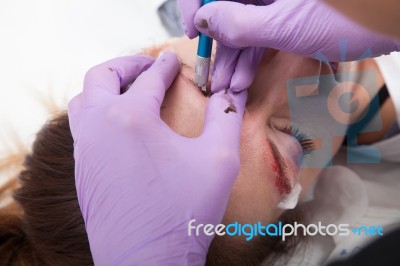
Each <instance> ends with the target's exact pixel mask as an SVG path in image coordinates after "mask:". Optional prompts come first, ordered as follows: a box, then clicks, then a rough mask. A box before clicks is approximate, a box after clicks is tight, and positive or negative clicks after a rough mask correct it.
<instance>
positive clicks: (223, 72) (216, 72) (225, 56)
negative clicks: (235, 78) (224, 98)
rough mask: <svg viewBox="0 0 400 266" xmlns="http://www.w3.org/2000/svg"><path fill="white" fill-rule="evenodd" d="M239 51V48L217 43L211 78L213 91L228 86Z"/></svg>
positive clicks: (215, 91)
mask: <svg viewBox="0 0 400 266" xmlns="http://www.w3.org/2000/svg"><path fill="white" fill-rule="evenodd" d="M240 52H241V51H240V50H239V49H234V48H229V47H227V46H225V45H223V44H221V43H218V45H217V50H216V53H215V61H214V69H213V74H212V80H211V91H212V92H213V93H217V92H220V91H221V90H225V89H226V88H229V86H230V83H231V78H232V75H233V73H234V72H235V68H236V64H237V60H238V57H239V55H240Z"/></svg>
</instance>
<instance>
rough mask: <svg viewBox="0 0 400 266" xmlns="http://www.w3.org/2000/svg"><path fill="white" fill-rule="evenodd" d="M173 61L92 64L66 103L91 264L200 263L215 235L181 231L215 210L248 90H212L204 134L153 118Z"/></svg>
mask: <svg viewBox="0 0 400 266" xmlns="http://www.w3.org/2000/svg"><path fill="white" fill-rule="evenodd" d="M179 69H180V63H179V61H178V59H177V57H176V55H175V54H174V53H172V52H166V53H164V54H163V55H162V56H161V57H160V58H159V59H157V60H156V61H155V62H154V64H153V60H152V59H150V58H148V57H145V56H129V57H121V58H117V59H114V60H111V61H108V62H106V63H103V64H101V65H98V66H96V67H94V68H92V69H91V70H89V71H88V73H87V74H86V76H85V81H84V88H83V92H82V93H80V94H79V95H78V96H76V97H75V98H74V99H73V100H72V101H71V102H70V104H69V106H68V115H69V121H70V127H71V132H72V136H73V138H74V158H75V182H76V189H77V195H78V200H79V205H80V208H81V211H82V215H83V218H84V220H85V225H86V230H87V234H88V238H89V243H90V249H91V252H92V255H93V259H94V262H95V264H96V265H189V264H190V265H204V262H205V257H206V254H207V251H208V247H209V245H210V242H211V240H212V237H207V236H205V235H201V236H199V237H194V236H188V222H189V221H190V220H191V219H196V223H195V224H197V223H204V224H205V223H212V224H218V223H220V222H221V220H222V217H223V214H224V212H225V208H226V205H227V201H228V198H229V194H230V191H231V188H232V185H233V182H234V180H235V178H236V176H237V174H238V171H239V140H240V130H241V124H242V116H243V112H244V105H245V102H246V98H247V94H246V92H243V93H240V94H232V93H231V92H228V93H225V92H221V93H218V94H214V95H213V96H212V97H211V98H210V100H209V104H208V106H207V109H206V117H205V126H204V130H203V133H202V135H201V136H200V137H198V138H186V137H183V136H180V135H177V134H176V133H174V132H173V131H172V130H171V129H170V128H169V127H168V126H167V125H166V124H165V123H164V122H163V121H162V120H161V119H160V105H161V103H162V102H163V99H164V94H165V91H166V90H167V89H168V88H169V87H170V86H171V84H172V82H173V80H174V79H175V77H176V75H177V74H178V72H179ZM143 71H144V72H143ZM141 72H143V73H141ZM135 78H136V80H135ZM133 80H135V81H134V82H133V84H132V85H131V86H130V88H129V90H128V91H127V92H125V93H124V94H121V95H120V89H121V87H125V86H127V84H129V83H131V82H132V81H133ZM227 108H228V110H227ZM230 110H235V111H230Z"/></svg>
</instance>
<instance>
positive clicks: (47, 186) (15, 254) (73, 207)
mask: <svg viewBox="0 0 400 266" xmlns="http://www.w3.org/2000/svg"><path fill="white" fill-rule="evenodd" d="M23 166H24V169H23V170H22V171H21V172H20V173H19V175H18V180H19V183H20V184H19V188H18V189H17V190H16V191H15V193H14V199H15V201H14V202H12V203H10V204H8V206H6V207H4V208H2V209H0V264H1V265H93V260H92V256H91V253H90V247H89V242H88V237H87V234H86V230H85V224H84V220H83V217H82V215H81V211H80V208H79V204H78V200H77V194H76V189H75V179H74V158H73V139H72V135H71V132H70V128H69V122H68V116H67V114H66V113H63V114H61V115H58V116H57V117H56V118H54V119H52V120H50V121H49V122H48V123H47V124H46V125H45V126H44V127H43V128H42V130H41V131H40V132H39V133H38V135H37V137H36V140H35V142H34V144H33V148H32V152H31V154H29V155H27V156H26V158H25V161H24V163H23ZM16 185H17V184H16V179H14V180H11V181H9V183H8V184H6V185H5V186H3V189H0V199H1V194H5V193H6V190H14V189H15V187H16ZM6 188H7V189H6ZM289 217H292V218H294V217H298V216H297V214H295V213H293V212H286V213H285V216H284V217H283V218H284V219H285V221H289V220H290V219H289ZM237 242H239V243H237ZM294 245H295V242H292V244H290V243H288V241H286V242H282V241H280V240H279V239H278V238H275V239H273V238H267V237H263V238H258V239H256V240H253V241H250V242H241V241H232V239H228V238H223V237H222V238H220V237H219V238H215V239H214V241H213V242H212V245H211V247H210V249H209V252H208V256H207V265H258V264H260V263H261V262H262V261H263V260H264V259H265V258H266V257H267V256H268V257H269V258H270V261H275V260H276V258H277V257H278V256H281V255H282V254H286V253H288V252H289V251H290V250H292V249H291V248H292V246H294Z"/></svg>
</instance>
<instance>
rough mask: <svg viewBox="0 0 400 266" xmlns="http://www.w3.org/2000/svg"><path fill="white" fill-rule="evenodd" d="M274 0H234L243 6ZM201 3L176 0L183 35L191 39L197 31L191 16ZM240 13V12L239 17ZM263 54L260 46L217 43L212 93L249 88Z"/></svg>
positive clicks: (258, 4)
mask: <svg viewBox="0 0 400 266" xmlns="http://www.w3.org/2000/svg"><path fill="white" fill-rule="evenodd" d="M274 1H275V0H239V1H235V2H238V3H241V4H243V6H244V5H248V4H250V5H257V6H265V5H269V4H271V3H273V2H274ZM201 2H202V0H178V5H179V9H180V12H181V15H182V22H183V27H184V29H185V33H186V35H187V36H188V37H189V38H191V39H192V38H195V37H197V36H198V35H199V31H198V30H197V28H196V25H195V24H194V22H195V21H194V17H195V15H196V12H197V11H198V10H199V8H200V7H201ZM242 15H243V14H240V16H242ZM263 54H264V48H263V47H248V48H244V49H236V48H231V47H227V46H225V45H224V44H222V43H218V44H217V50H216V56H215V62H214V68H213V73H212V79H211V90H212V92H219V91H221V90H224V89H225V88H231V90H233V91H241V90H243V89H245V88H248V87H249V86H250V84H251V83H252V81H253V79H254V76H255V74H256V70H257V67H258V64H259V61H260V59H261V56H262V55H263ZM234 73H235V74H234ZM231 79H232V80H231Z"/></svg>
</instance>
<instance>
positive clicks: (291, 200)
mask: <svg viewBox="0 0 400 266" xmlns="http://www.w3.org/2000/svg"><path fill="white" fill-rule="evenodd" d="M300 192H301V185H300V183H296V185H294V187H293V189H292V192H290V194H289V195H287V196H286V198H284V199H283V200H282V201H281V202H279V203H278V208H280V209H282V210H289V209H294V208H295V207H296V206H297V202H298V201H299V196H300Z"/></svg>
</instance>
